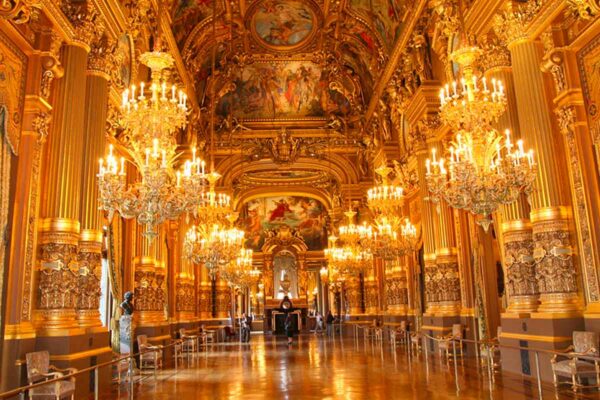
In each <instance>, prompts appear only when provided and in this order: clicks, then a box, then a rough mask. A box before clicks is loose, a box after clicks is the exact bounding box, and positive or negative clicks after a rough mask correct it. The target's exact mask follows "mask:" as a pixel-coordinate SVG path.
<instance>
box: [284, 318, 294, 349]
mask: <svg viewBox="0 0 600 400" xmlns="http://www.w3.org/2000/svg"><path fill="white" fill-rule="evenodd" d="M283 327H284V328H285V334H286V335H287V344H288V346H291V345H292V342H293V341H294V323H293V321H292V316H291V315H290V314H287V316H286V317H285V324H284V326H283Z"/></svg>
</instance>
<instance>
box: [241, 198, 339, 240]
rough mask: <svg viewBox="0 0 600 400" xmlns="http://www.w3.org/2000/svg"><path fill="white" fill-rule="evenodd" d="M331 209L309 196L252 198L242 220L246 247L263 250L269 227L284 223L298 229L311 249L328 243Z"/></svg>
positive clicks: (274, 227) (244, 210)
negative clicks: (328, 224) (328, 213)
mask: <svg viewBox="0 0 600 400" xmlns="http://www.w3.org/2000/svg"><path fill="white" fill-rule="evenodd" d="M326 220H327V211H326V209H325V207H324V206H323V204H322V203H321V202H319V201H318V200H315V199H313V198H309V197H299V196H281V197H263V198H259V199H254V200H250V201H249V202H247V203H246V204H244V207H243V209H242V213H241V215H240V222H241V224H242V227H243V229H244V230H245V232H246V238H247V239H246V247H248V248H252V249H253V250H254V251H260V250H261V248H262V246H263V244H264V242H265V237H266V236H267V234H268V232H269V231H272V230H277V229H278V228H280V227H281V226H284V225H285V226H288V227H290V228H291V229H292V230H296V231H297V232H298V233H299V234H300V235H301V236H302V238H303V239H304V242H305V243H306V245H307V246H308V249H309V250H322V249H323V248H324V247H325V246H327V228H326Z"/></svg>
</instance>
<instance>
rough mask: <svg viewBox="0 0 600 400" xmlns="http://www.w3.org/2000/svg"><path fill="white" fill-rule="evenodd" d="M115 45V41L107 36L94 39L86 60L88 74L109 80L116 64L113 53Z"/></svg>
mask: <svg viewBox="0 0 600 400" xmlns="http://www.w3.org/2000/svg"><path fill="white" fill-rule="evenodd" d="M116 47H117V43H116V41H115V40H112V39H110V38H108V37H107V36H103V37H102V38H100V39H99V40H96V41H94V42H93V43H92V45H91V48H90V53H89V55H88V60H87V73H88V75H95V76H99V77H101V78H103V79H105V80H107V81H109V80H110V79H111V72H112V71H114V70H115V66H116V64H117V63H116V60H115V55H114V54H115V49H116Z"/></svg>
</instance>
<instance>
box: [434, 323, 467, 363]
mask: <svg viewBox="0 0 600 400" xmlns="http://www.w3.org/2000/svg"><path fill="white" fill-rule="evenodd" d="M462 338H463V334H462V325H461V324H454V325H452V333H451V334H450V335H448V336H446V337H444V338H442V339H441V340H440V341H439V342H438V351H439V353H440V357H441V356H442V353H444V352H445V353H446V359H447V360H449V359H450V354H451V353H453V351H454V349H453V346H456V351H457V353H458V354H460V356H461V357H463V349H462V348H463V346H462V342H461V340H462Z"/></svg>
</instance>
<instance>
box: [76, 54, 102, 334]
mask: <svg viewBox="0 0 600 400" xmlns="http://www.w3.org/2000/svg"><path fill="white" fill-rule="evenodd" d="M105 51H106V50H105V48H104V46H103V45H102V44H95V45H94V46H93V47H92V51H91V53H90V56H89V58H88V65H87V79H86V94H85V103H84V104H85V106H84V107H85V114H84V132H85V140H84V146H83V147H84V148H83V165H82V170H83V179H82V183H81V188H82V190H81V210H80V222H81V237H80V239H79V254H78V261H79V266H80V267H79V274H78V277H77V280H78V287H79V288H80V290H79V295H78V296H77V302H76V307H77V319H78V320H79V325H80V326H82V327H94V326H101V322H100V312H99V302H100V295H101V291H100V277H101V269H102V222H101V221H102V216H101V214H100V211H99V210H98V185H97V182H96V174H97V173H98V164H97V162H98V159H99V158H101V157H102V155H103V153H104V145H105V125H106V117H107V111H108V97H109V92H108V82H109V80H110V75H109V74H108V71H109V68H110V64H109V63H108V60H107V54H106V52H105Z"/></svg>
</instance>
